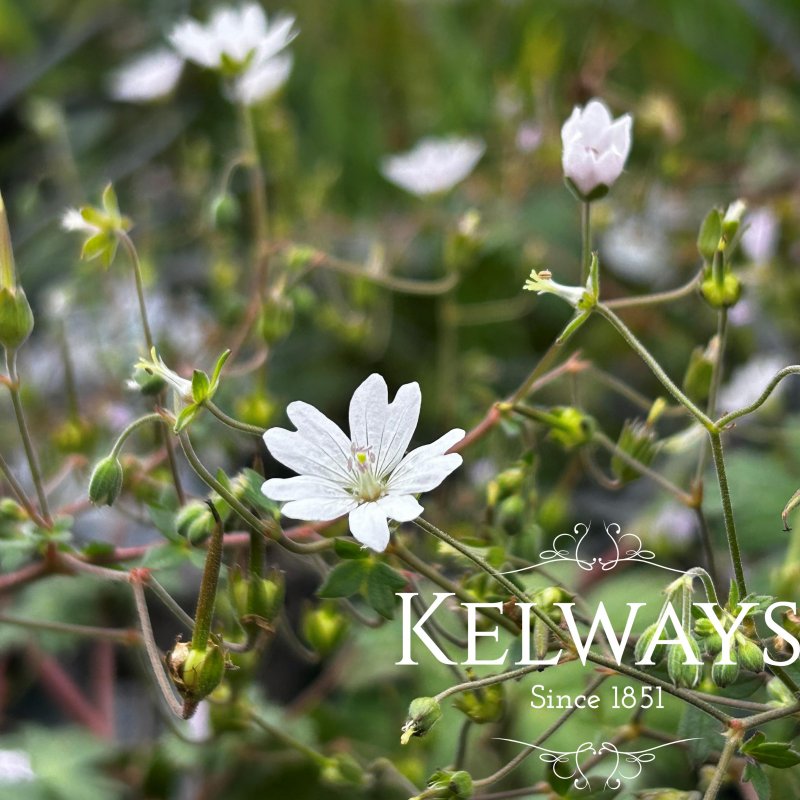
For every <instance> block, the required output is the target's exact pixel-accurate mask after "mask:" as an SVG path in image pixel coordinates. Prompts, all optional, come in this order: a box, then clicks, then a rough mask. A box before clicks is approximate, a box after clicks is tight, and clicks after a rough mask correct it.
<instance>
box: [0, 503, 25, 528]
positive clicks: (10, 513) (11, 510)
mask: <svg viewBox="0 0 800 800" xmlns="http://www.w3.org/2000/svg"><path fill="white" fill-rule="evenodd" d="M26 519H28V512H27V511H25V509H24V508H23V507H22V506H21V505H20V504H19V503H18V502H17V501H16V500H13V499H12V498H11V497H4V498H2V500H0V523H2V522H24V521H25V520H26Z"/></svg>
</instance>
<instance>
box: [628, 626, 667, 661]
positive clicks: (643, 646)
mask: <svg viewBox="0 0 800 800" xmlns="http://www.w3.org/2000/svg"><path fill="white" fill-rule="evenodd" d="M657 628H658V623H655V622H654V623H653V624H652V625H650V626H649V627H648V628H645V630H644V632H643V633H642V635H641V636H640V637H639V638H638V640H637V641H636V649H635V651H634V654H635V657H636V661H641V660H642V659H643V658H644V654H645V653H646V652H647V648H648V647H650V643H651V642H652V641H653V637H654V636H655V635H656V629H657ZM666 653H667V646H666V645H665V644H657V645H656V646H655V648H653V653H652V655H651V656H650V657H651V659H652V661H653V663H654V664H660V663H661V662H662V661H663V660H664V656H665V655H666Z"/></svg>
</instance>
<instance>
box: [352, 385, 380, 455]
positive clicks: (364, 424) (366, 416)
mask: <svg viewBox="0 0 800 800" xmlns="http://www.w3.org/2000/svg"><path fill="white" fill-rule="evenodd" d="M388 407H389V390H388V389H387V388H386V381H385V380H384V379H383V378H382V377H381V376H380V375H378V373H377V372H374V373H373V374H372V375H370V376H369V378H367V379H366V380H365V381H364V382H363V383H362V384H361V386H359V387H358V389H356V390H355V392H353V398H352V400H350V439H351V440H352V442H353V444H354V445H355V446H356V447H372V448H374V450H373V455H377V449H378V445H379V444H380V441H381V436H382V434H383V428H384V426H385V425H386V416H387V413H388Z"/></svg>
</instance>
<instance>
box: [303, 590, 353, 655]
mask: <svg viewBox="0 0 800 800" xmlns="http://www.w3.org/2000/svg"><path fill="white" fill-rule="evenodd" d="M348 627H349V626H348V622H347V619H346V618H345V617H343V616H342V615H341V614H340V613H339V611H338V610H337V609H336V607H335V606H334V605H330V604H327V603H326V604H324V605H321V606H319V607H317V608H311V609H309V610H307V611H306V613H305V615H304V617H303V621H302V629H303V636H305V638H306V641H307V642H308V643H309V644H310V645H311V647H312V648H313V649H314V651H315V652H316V653H318V654H319V655H320V656H321V657H322V658H325V656H327V655H330V654H331V653H332V652H333V651H334V650H336V648H337V647H339V645H340V644H341V643H342V641H343V640H344V637H345V636H346V634H347V630H348Z"/></svg>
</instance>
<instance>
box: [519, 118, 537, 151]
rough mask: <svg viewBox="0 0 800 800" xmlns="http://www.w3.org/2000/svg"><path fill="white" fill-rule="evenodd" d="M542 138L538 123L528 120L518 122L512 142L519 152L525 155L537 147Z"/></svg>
mask: <svg viewBox="0 0 800 800" xmlns="http://www.w3.org/2000/svg"><path fill="white" fill-rule="evenodd" d="M542 139H544V131H543V130H542V126H541V125H539V123H538V122H534V121H532V120H528V121H526V122H522V123H520V126H519V128H517V135H516V138H515V139H514V143H515V144H516V146H517V150H519V152H520V153H525V154H526V155H527V154H528V153H532V152H533V151H534V150H536V149H537V148H538V147H539V145H540V144H541V143H542Z"/></svg>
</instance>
